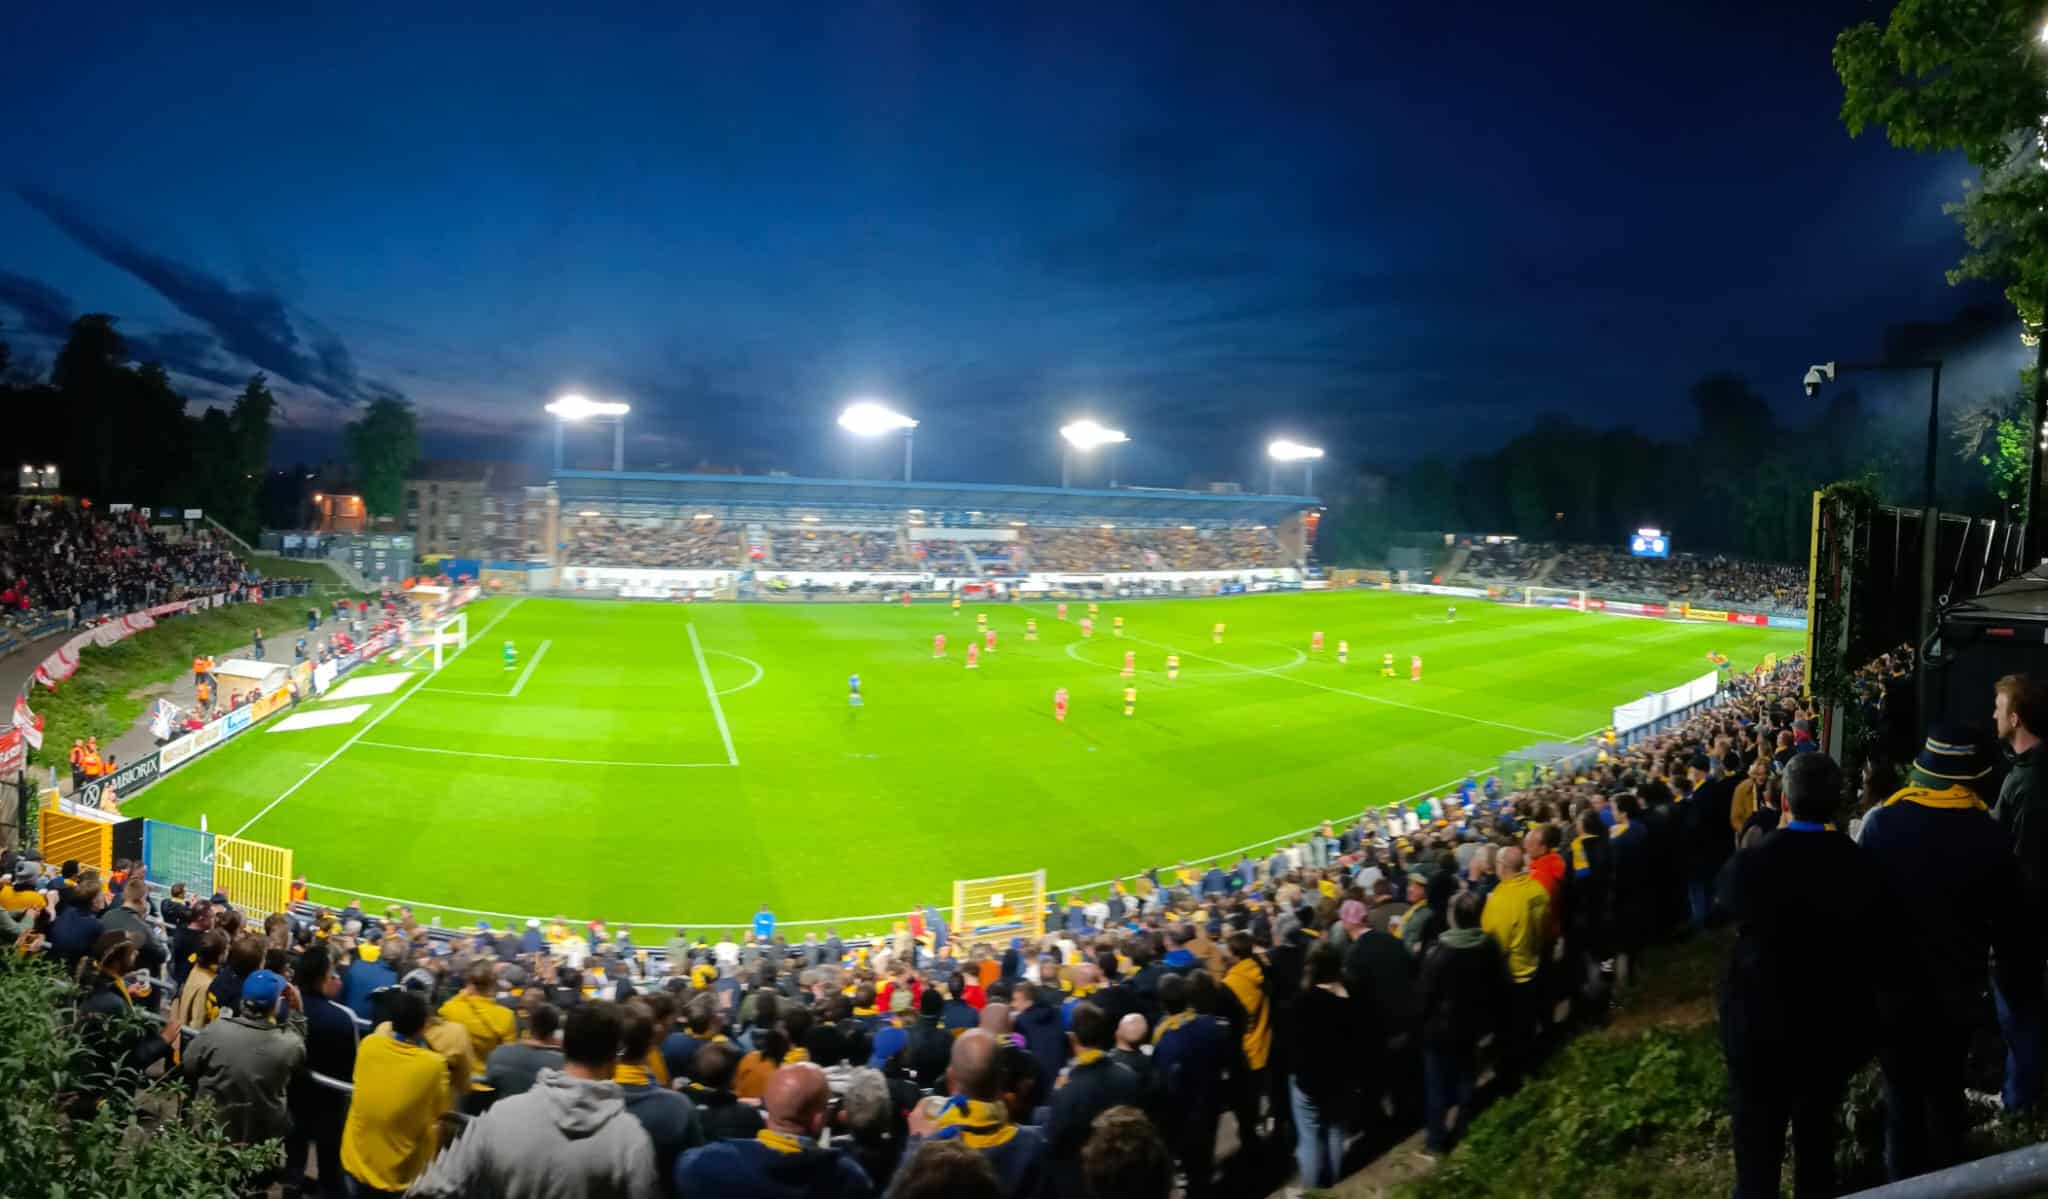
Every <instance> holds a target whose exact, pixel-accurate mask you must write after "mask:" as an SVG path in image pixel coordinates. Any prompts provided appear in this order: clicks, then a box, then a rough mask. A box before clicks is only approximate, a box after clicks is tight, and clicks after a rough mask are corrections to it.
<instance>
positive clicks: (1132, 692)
mask: <svg viewBox="0 0 2048 1199" xmlns="http://www.w3.org/2000/svg"><path fill="white" fill-rule="evenodd" d="M1137 710H1138V689H1137V688H1136V687H1126V688H1124V715H1126V716H1130V715H1133V714H1135V713H1136V712H1137Z"/></svg>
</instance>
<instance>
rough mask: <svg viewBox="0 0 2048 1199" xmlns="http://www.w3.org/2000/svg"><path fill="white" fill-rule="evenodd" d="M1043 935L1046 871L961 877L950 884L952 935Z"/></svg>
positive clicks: (970, 936) (969, 936)
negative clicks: (951, 890)
mask: <svg viewBox="0 0 2048 1199" xmlns="http://www.w3.org/2000/svg"><path fill="white" fill-rule="evenodd" d="M991 933H1016V934H1019V935H1021V936H1030V937H1039V936H1043V935H1045V871H1043V870H1035V871H1032V872H1031V873H1029V874H1000V875H996V876H995V877H993V878H964V879H961V880H959V881H958V882H955V883H954V884H953V935H954V936H955V937H965V938H973V937H980V936H986V935H988V934H991Z"/></svg>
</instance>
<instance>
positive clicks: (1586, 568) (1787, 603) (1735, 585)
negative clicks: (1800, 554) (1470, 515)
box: [1448, 538, 1806, 616]
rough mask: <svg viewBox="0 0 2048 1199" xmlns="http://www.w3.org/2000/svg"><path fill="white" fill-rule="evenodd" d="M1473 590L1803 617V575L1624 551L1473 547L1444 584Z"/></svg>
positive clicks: (1497, 542) (1499, 544)
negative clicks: (1574, 594)
mask: <svg viewBox="0 0 2048 1199" xmlns="http://www.w3.org/2000/svg"><path fill="white" fill-rule="evenodd" d="M1448 581H1449V582H1452V583H1463V584H1467V585H1470V586H1475V587H1521V586H1528V585H1532V584H1535V585H1542V586H1546V587H1553V588H1559V589H1563V590H1569V591H1585V592H1588V593H1590V594H1594V595H1598V596H1600V597H1603V598H1609V599H1618V600H1629V601H1635V602H1639V603H1654V604H1693V605H1696V606H1700V607H1709V608H1756V609H1761V610H1763V611H1765V612H1767V613H1770V614H1773V615H1781V616H1793V615H1799V614H1801V613H1803V612H1805V610H1806V570H1805V568H1804V567H1798V566H1786V565H1782V564H1777V563H1759V562H1743V561H1739V560H1737V559H1733V558H1729V557H1727V556H1725V555H1720V554H1689V553H1675V554H1673V555H1671V556H1670V557H1669V558H1641V557H1634V556H1632V555H1630V554H1629V552H1628V551H1627V549H1625V548H1614V547H1610V546H1585V545H1555V544H1549V543H1545V542H1526V541H1521V540H1517V539H1514V538H1491V539H1478V540H1477V542H1476V544H1473V545H1472V546H1471V547H1470V549H1469V552H1467V553H1466V555H1465V557H1464V560H1463V563H1462V564H1461V565H1459V566H1458V567H1457V569H1456V572H1455V573H1454V574H1453V575H1452V577H1451V578H1450V579H1449V580H1448Z"/></svg>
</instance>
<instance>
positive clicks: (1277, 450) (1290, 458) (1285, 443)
mask: <svg viewBox="0 0 2048 1199" xmlns="http://www.w3.org/2000/svg"><path fill="white" fill-rule="evenodd" d="M1266 453H1267V454H1268V455H1269V456H1271V457H1272V459H1273V460H1274V461H1276V462H1313V461H1315V460H1316V459H1318V458H1320V457H1322V456H1323V451H1322V449H1321V448H1320V447H1318V446H1312V445H1303V444H1301V443H1300V442H1298V441H1289V440H1287V439H1286V438H1284V437H1282V438H1280V439H1279V440H1278V441H1274V442H1272V443H1270V444H1268V445H1267V446H1266Z"/></svg>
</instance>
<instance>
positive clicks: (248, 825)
mask: <svg viewBox="0 0 2048 1199" xmlns="http://www.w3.org/2000/svg"><path fill="white" fill-rule="evenodd" d="M525 602H526V597H525V596H523V595H522V596H520V597H519V598H518V599H516V600H513V601H512V603H511V605H510V606H508V607H507V608H506V609H505V610H504V611H503V612H500V613H498V614H497V615H496V616H494V617H492V618H491V622H490V623H489V624H487V625H485V626H484V627H483V628H482V629H479V630H478V631H477V635H476V636H474V637H472V638H470V639H469V640H468V641H465V642H463V643H462V646H461V648H460V649H457V650H456V651H455V652H454V653H452V654H449V655H448V657H447V658H446V659H444V660H443V661H442V662H441V664H440V665H439V666H437V667H435V668H434V669H433V670H431V671H429V672H427V679H432V678H433V677H434V676H435V675H437V674H440V673H441V672H442V671H444V670H446V669H448V668H449V667H450V666H453V665H455V659H457V658H460V657H461V656H462V655H463V654H465V653H467V652H468V651H469V647H470V646H472V645H475V644H476V643H477V642H479V641H482V640H483V639H484V635H485V634H487V633H489V632H490V631H491V630H492V629H495V628H497V627H498V622H499V621H501V620H503V619H505V618H506V617H507V616H510V615H512V611H513V609H515V608H517V607H518V606H519V605H521V604H523V603H525ZM425 682H426V680H421V686H420V687H414V688H413V689H412V690H410V691H408V692H406V693H404V694H403V695H400V696H399V697H398V698H397V699H394V700H392V701H391V703H390V705H389V706H387V707H386V708H385V709H384V710H383V711H382V712H379V713H377V714H376V715H375V716H372V717H371V718H370V721H369V723H367V724H365V725H364V726H363V727H362V728H360V729H357V730H356V732H355V735H354V736H352V737H350V738H349V739H348V740H346V741H344V742H342V743H341V748H340V749H337V750H335V751H334V752H333V753H331V754H328V755H327V756H326V757H324V758H322V759H320V762H319V764H318V765H316V766H314V767H313V769H311V770H308V771H307V772H306V773H305V774H303V775H301V776H300V777H299V781H298V782H296V783H293V784H292V785H291V786H289V787H286V788H285V789H284V793H283V794H282V795H279V796H278V797H277V798H276V799H273V800H271V801H270V802H269V803H267V804H264V805H263V810H262V811H260V812H258V813H256V814H255V815H254V816H251V817H249V819H248V820H246V821H244V822H243V823H242V827H240V828H238V829H236V830H235V831H234V833H233V834H231V835H233V836H236V837H239V836H241V835H242V834H243V833H246V832H248V831H249V830H250V829H252V828H254V827H255V826H256V822H257V821H259V820H261V819H263V818H264V817H265V816H268V815H270V812H271V809H273V808H275V807H277V805H279V804H281V803H283V802H284V801H285V800H287V799H290V798H291V797H292V796H293V795H294V794H296V793H297V792H298V790H299V788H301V787H303V786H305V785H306V784H307V783H310V782H312V781H313V777H314V776H315V775H317V774H319V773H320V772H321V771H323V770H325V769H327V768H328V767H329V766H331V765H333V764H334V760H335V759H336V758H339V757H340V756H341V755H343V754H345V753H347V752H348V751H349V749H350V748H351V747H352V746H354V745H355V743H356V742H358V741H361V740H362V739H363V738H364V737H365V736H367V735H368V734H369V732H370V730H371V729H374V728H376V727H377V726H378V725H379V724H382V723H383V721H384V718H385V717H386V716H389V715H391V714H392V713H393V712H396V711H398V709H399V708H400V707H401V706H403V705H404V703H405V701H406V700H409V699H411V698H412V697H413V696H415V695H418V694H419V693H420V691H421V689H422V687H424V686H425Z"/></svg>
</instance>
